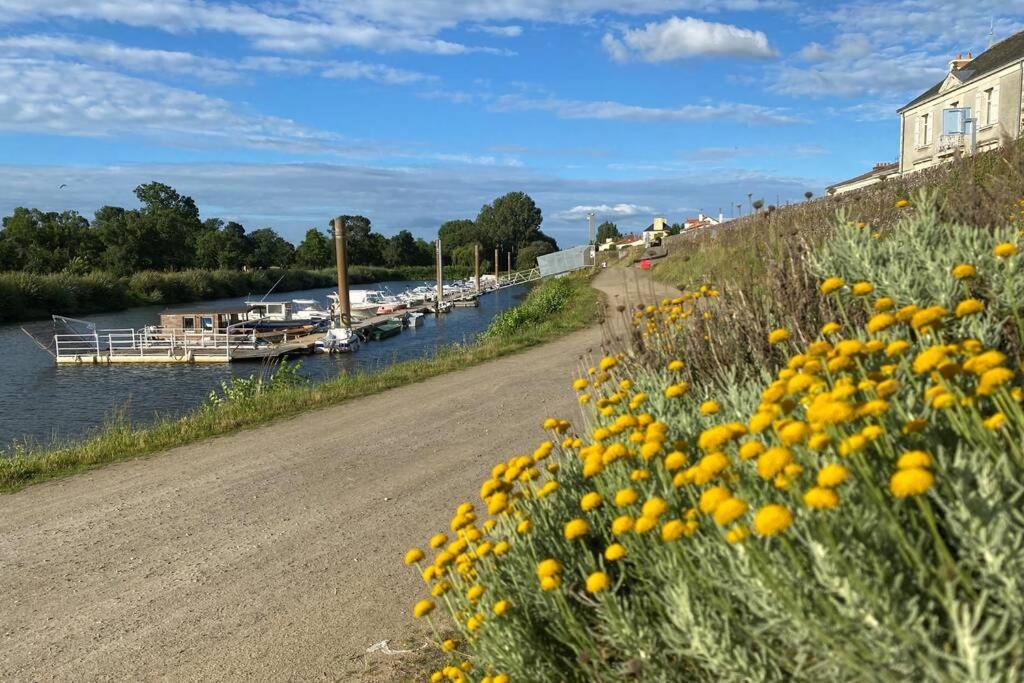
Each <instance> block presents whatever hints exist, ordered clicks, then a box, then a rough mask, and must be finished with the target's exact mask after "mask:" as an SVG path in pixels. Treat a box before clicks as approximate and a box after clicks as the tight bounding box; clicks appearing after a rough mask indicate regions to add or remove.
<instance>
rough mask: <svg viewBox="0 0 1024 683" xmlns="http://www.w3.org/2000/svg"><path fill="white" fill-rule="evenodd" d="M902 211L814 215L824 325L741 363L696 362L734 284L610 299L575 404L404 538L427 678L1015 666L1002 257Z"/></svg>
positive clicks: (1013, 448)
mask: <svg viewBox="0 0 1024 683" xmlns="http://www.w3.org/2000/svg"><path fill="white" fill-rule="evenodd" d="M903 210H904V214H903V217H902V218H901V219H900V220H899V221H898V222H897V223H896V224H895V225H894V226H892V228H891V229H887V230H883V231H879V230H876V229H874V228H872V227H871V226H869V225H861V224H860V223H859V222H841V223H840V225H838V226H837V227H836V228H835V239H833V240H830V242H829V243H828V244H826V245H824V246H823V247H822V249H821V250H819V251H818V252H816V253H815V255H814V257H813V259H811V260H810V263H811V264H812V269H813V271H814V272H815V273H816V275H817V282H816V284H815V289H816V290H817V292H818V296H819V297H820V298H821V300H822V301H823V302H824V305H823V308H822V310H827V311H834V312H835V319H834V320H830V321H828V322H826V323H825V324H824V325H823V326H822V328H821V330H820V332H819V333H818V334H816V335H814V336H813V338H807V339H804V338H802V337H798V336H796V335H794V334H793V333H792V331H791V330H789V329H787V328H786V327H784V326H780V327H778V328H776V329H774V330H772V331H771V332H770V333H769V334H767V335H765V344H766V345H767V346H768V348H770V349H771V354H774V359H772V360H773V362H771V363H770V364H769V363H768V362H767V361H766V362H765V364H764V365H763V366H762V367H759V368H754V369H749V368H741V369H737V368H735V367H730V366H729V364H728V362H723V363H722V364H721V365H708V366H706V367H708V368H710V371H709V372H707V373H706V374H703V375H701V374H697V373H695V372H694V369H693V366H692V365H691V364H690V363H689V362H688V355H689V354H690V353H694V352H707V349H700V348H698V346H699V345H704V346H705V347H708V346H711V347H713V346H714V345H715V335H714V329H715V326H716V321H718V320H728V318H729V315H730V314H729V309H730V307H731V306H735V305H737V304H736V303H735V302H730V301H729V300H728V298H727V297H726V296H720V295H719V293H718V291H717V290H715V289H714V288H712V287H710V286H702V287H699V288H697V289H696V290H694V291H690V292H684V293H683V294H682V295H681V296H679V297H678V298H675V299H672V300H663V301H661V302H660V303H657V304H652V305H647V306H639V307H638V308H636V309H635V310H633V311H626V312H624V313H623V317H624V324H625V325H626V330H627V331H628V333H629V334H626V335H620V336H621V337H623V338H626V339H629V340H631V343H630V344H629V345H628V347H626V348H622V349H617V350H612V351H611V352H609V353H608V355H605V356H604V357H603V358H601V359H600V361H599V362H597V363H596V364H595V366H594V367H591V368H585V369H581V372H580V376H579V378H577V379H576V380H575V381H574V383H573V389H574V390H575V391H577V392H578V395H579V400H580V403H581V404H582V405H583V406H584V413H585V417H584V420H583V422H582V423H581V424H579V425H576V426H574V425H572V424H570V423H569V422H568V421H566V420H564V419H558V418H548V419H546V420H544V422H543V425H542V426H543V429H544V430H545V431H546V432H547V438H546V440H544V441H541V442H540V443H539V445H538V447H537V448H536V450H535V451H534V452H533V453H531V454H520V455H514V456H513V457H511V458H509V459H508V460H505V461H502V462H499V463H497V464H496V465H495V466H494V468H493V469H492V470H491V472H490V475H489V476H488V477H487V478H486V479H484V481H483V482H482V484H481V488H480V497H481V501H480V502H478V503H476V504H474V503H470V502H466V503H463V504H462V505H460V506H459V507H458V509H457V510H456V511H455V514H454V516H453V517H452V518H451V520H450V525H449V528H448V529H446V530H445V531H444V532H441V533H438V534H437V535H436V536H434V537H433V538H431V539H429V541H428V543H427V545H426V546H425V548H423V549H421V548H413V549H411V550H410V551H409V552H408V553H407V555H406V557H405V562H406V563H407V564H409V565H412V566H414V567H415V568H416V569H417V570H418V571H420V572H421V573H422V576H423V579H424V582H425V595H424V598H423V600H421V601H420V602H418V603H417V604H416V605H415V606H414V607H413V613H414V615H415V616H417V617H421V618H427V619H432V618H433V616H432V614H433V612H434V610H436V609H437V608H438V607H440V608H441V610H442V611H443V612H444V613H445V614H446V615H447V616H448V617H450V619H449V620H450V622H451V623H452V624H453V625H454V629H455V631H456V635H455V636H453V637H450V638H447V639H444V640H442V639H441V636H438V641H439V642H438V643H437V645H438V647H439V648H440V649H441V650H443V651H444V652H445V653H448V657H449V658H450V661H449V662H448V664H447V665H446V666H445V667H444V668H443V669H442V670H440V671H437V672H433V673H432V674H430V679H431V680H432V681H440V680H458V681H466V680H473V681H486V682H488V683H505V682H507V681H510V680H511V681H554V680H558V681H616V680H643V681H679V680H707V681H720V680H744V681H777V680H797V681H801V680H802V681H821V680H837V681H873V680H879V681H890V680H935V681H980V680H985V681H999V680H1005V681H1012V680H1019V679H1020V677H1021V676H1022V675H1024V671H1022V668H1024V639H1021V638H1020V636H1019V633H1020V629H1021V628H1022V626H1024V515H1022V513H1021V500H1022V495H1024V489H1022V482H1024V477H1022V475H1024V412H1022V409H1021V402H1022V400H1024V390H1022V389H1021V387H1020V386H1019V375H1018V369H1019V367H1020V360H1021V358H1020V352H1019V339H1020V336H1021V325H1020V314H1021V307H1022V305H1024V297H1022V296H1021V294H1024V292H1021V291H1020V289H1021V287H1024V281H1022V280H1024V278H1022V276H1024V266H1022V259H1024V256H1022V255H1020V254H1019V253H1018V247H1019V244H1018V240H1019V236H1018V235H1017V233H1016V232H1015V231H1014V230H1013V229H1011V228H1009V227H1007V228H995V229H993V230H986V231H982V230H972V229H968V228H965V227H964V226H961V225H957V224H955V223H951V222H948V221H946V220H944V219H943V218H942V217H941V216H940V214H939V212H938V210H937V209H936V208H935V207H934V206H933V205H930V204H929V203H928V198H927V197H923V196H922V197H919V198H918V199H917V200H915V201H911V202H909V205H908V206H906V207H905V208H904V209H903ZM713 351H714V350H713V349H712V350H711V352H712V353H713ZM703 367H705V366H702V368H703Z"/></svg>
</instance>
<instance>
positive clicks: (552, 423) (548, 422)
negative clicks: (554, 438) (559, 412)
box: [541, 417, 558, 429]
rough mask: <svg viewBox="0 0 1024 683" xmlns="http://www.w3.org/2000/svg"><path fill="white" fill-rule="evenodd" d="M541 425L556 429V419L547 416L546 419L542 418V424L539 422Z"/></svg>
mask: <svg viewBox="0 0 1024 683" xmlns="http://www.w3.org/2000/svg"><path fill="white" fill-rule="evenodd" d="M541 427H542V428H544V429H556V428H557V427H558V420H556V419H555V418H553V417H549V418H548V419H546V420H544V422H543V424H541Z"/></svg>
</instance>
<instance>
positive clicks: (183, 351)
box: [53, 327, 256, 359]
mask: <svg viewBox="0 0 1024 683" xmlns="http://www.w3.org/2000/svg"><path fill="white" fill-rule="evenodd" d="M53 341H54V347H55V349H56V356H57V358H58V359H61V358H64V359H68V358H72V359H73V358H84V357H98V356H104V355H105V356H147V355H151V356H163V355H166V356H169V357H171V358H188V357H189V356H190V354H194V353H196V352H199V353H202V354H203V355H207V356H210V355H217V354H220V353H222V352H223V354H224V356H225V357H230V356H231V351H232V349H236V348H238V347H239V346H244V345H250V344H251V345H255V343H256V339H255V336H254V335H252V334H251V333H249V334H225V333H223V332H212V331H207V330H200V331H194V330H180V329H169V328H163V327H144V328H142V329H139V330H134V329H110V330H96V331H95V332H93V333H91V334H55V335H53Z"/></svg>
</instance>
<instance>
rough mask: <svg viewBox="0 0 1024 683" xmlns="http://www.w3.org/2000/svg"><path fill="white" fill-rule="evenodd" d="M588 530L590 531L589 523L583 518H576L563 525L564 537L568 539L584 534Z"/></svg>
mask: <svg viewBox="0 0 1024 683" xmlns="http://www.w3.org/2000/svg"><path fill="white" fill-rule="evenodd" d="M588 531H590V525H589V524H587V520H585V519H579V518H576V519H574V520H572V521H570V522H569V523H568V524H566V525H565V537H566V538H567V539H569V540H570V541H571V540H573V539H575V538H579V537H580V536H586V534H587V532H588Z"/></svg>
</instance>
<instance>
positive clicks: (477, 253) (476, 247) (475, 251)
mask: <svg viewBox="0 0 1024 683" xmlns="http://www.w3.org/2000/svg"><path fill="white" fill-rule="evenodd" d="M473 261H474V263H475V264H476V266H475V268H474V270H473V272H474V274H475V277H474V279H475V280H476V293H477V294H479V293H480V245H479V244H474V245H473Z"/></svg>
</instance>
